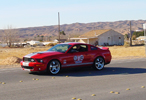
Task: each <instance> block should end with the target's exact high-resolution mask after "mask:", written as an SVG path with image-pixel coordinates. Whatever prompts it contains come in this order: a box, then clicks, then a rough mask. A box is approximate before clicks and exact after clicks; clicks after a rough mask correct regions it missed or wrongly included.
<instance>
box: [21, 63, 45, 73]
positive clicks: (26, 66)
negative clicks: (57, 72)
mask: <svg viewBox="0 0 146 100" xmlns="http://www.w3.org/2000/svg"><path fill="white" fill-rule="evenodd" d="M20 64H21V68H22V70H27V71H34V72H35V71H44V70H46V68H47V65H46V64H44V63H38V62H24V61H21V62H20Z"/></svg>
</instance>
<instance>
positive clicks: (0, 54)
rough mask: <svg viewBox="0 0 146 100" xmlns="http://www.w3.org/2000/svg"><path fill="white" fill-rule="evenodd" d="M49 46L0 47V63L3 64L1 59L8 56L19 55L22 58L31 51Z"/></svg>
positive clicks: (46, 48)
mask: <svg viewBox="0 0 146 100" xmlns="http://www.w3.org/2000/svg"><path fill="white" fill-rule="evenodd" d="M49 48H50V47H44V48H0V64H3V60H5V59H6V58H8V57H13V56H15V57H19V58H22V57H23V56H25V55H27V54H30V53H32V52H38V51H46V50H48V49H49Z"/></svg>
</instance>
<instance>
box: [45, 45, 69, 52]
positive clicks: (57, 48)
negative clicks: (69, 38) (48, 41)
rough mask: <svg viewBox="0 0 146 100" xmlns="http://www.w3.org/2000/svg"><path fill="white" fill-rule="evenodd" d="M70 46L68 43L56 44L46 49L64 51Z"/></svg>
mask: <svg viewBox="0 0 146 100" xmlns="http://www.w3.org/2000/svg"><path fill="white" fill-rule="evenodd" d="M70 47H71V45H68V44H57V45H55V46H53V47H52V48H50V49H49V50H47V51H57V52H63V53H65V52H66V51H67V50H68V49H69V48H70Z"/></svg>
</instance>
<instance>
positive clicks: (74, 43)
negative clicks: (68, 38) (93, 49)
mask: <svg viewBox="0 0 146 100" xmlns="http://www.w3.org/2000/svg"><path fill="white" fill-rule="evenodd" d="M61 44H69V45H76V44H85V43H80V42H65V43H61ZM86 45H87V44H86Z"/></svg>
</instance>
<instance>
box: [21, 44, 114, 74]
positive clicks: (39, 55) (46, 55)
mask: <svg viewBox="0 0 146 100" xmlns="http://www.w3.org/2000/svg"><path fill="white" fill-rule="evenodd" d="M110 62H111V53H110V51H109V49H108V48H107V47H101V48H100V47H96V46H93V45H90V44H84V43H77V42H68V43H60V44H57V45H55V46H53V47H52V48H50V49H49V50H48V51H42V52H35V53H31V54H28V55H26V56H24V57H23V61H21V67H22V69H23V70H29V71H31V72H33V71H47V72H48V73H50V74H57V73H59V72H60V70H61V69H62V68H67V67H81V66H93V67H94V68H95V69H97V70H102V69H103V68H104V65H106V64H109V63H110Z"/></svg>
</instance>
